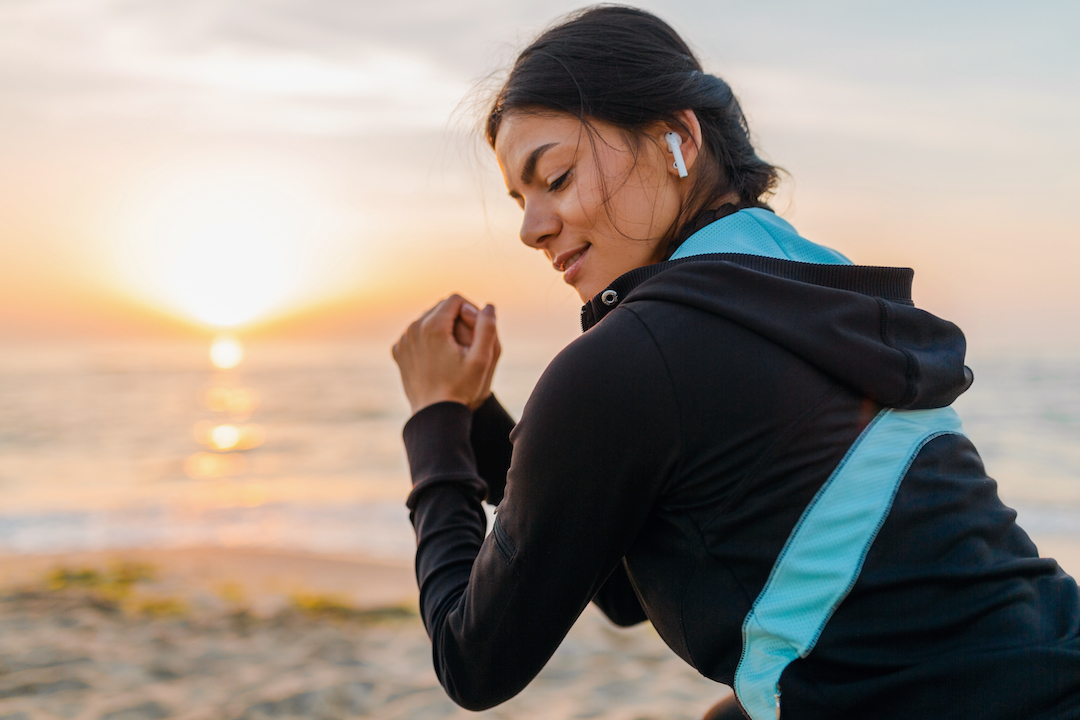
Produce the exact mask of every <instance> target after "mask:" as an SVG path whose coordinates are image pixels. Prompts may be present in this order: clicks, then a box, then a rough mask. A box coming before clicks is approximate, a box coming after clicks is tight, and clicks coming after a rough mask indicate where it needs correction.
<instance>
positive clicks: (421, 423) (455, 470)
mask: <svg viewBox="0 0 1080 720" xmlns="http://www.w3.org/2000/svg"><path fill="white" fill-rule="evenodd" d="M471 429H472V411H471V410H469V408H468V406H466V405H463V404H461V403H457V402H449V401H448V402H440V403H435V404H434V405H428V406H427V407H425V408H423V409H421V410H420V411H419V412H417V413H416V414H415V415H413V416H412V417H411V418H409V421H408V422H407V423H405V428H404V430H403V431H402V437H403V438H404V440H405V452H406V454H407V455H408V458H409V470H410V473H411V474H412V482H413V491H412V492H411V493H409V499H408V502H407V505H408V506H409V508H410V509H412V508H413V507H414V506H415V504H416V499H417V497H418V496H419V493H420V491H421V490H422V489H426V488H427V487H430V486H431V485H436V484H442V483H446V482H452V483H455V484H461V485H465V486H469V487H471V489H473V490H474V491H476V492H477V494H478V495H479V497H480V498H481V499H483V498H484V497H485V496H486V495H487V485H486V484H485V483H484V481H483V480H481V479H480V477H479V475H478V473H477V470H476V457H475V455H474V454H473V449H472V445H471V443H470V442H469V433H470V431H471Z"/></svg>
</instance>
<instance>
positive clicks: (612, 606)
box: [469, 395, 647, 627]
mask: <svg viewBox="0 0 1080 720" xmlns="http://www.w3.org/2000/svg"><path fill="white" fill-rule="evenodd" d="M513 429H514V420H513V418H511V417H510V414H509V413H507V412H506V410H505V409H503V406H502V405H501V404H500V403H499V401H498V400H497V399H496V398H495V395H491V396H489V397H488V399H487V400H485V401H484V404H483V405H481V406H480V407H478V408H477V409H476V410H474V411H473V416H472V430H471V431H470V433H469V442H470V443H471V444H472V449H473V454H474V455H476V469H477V472H479V474H480V477H481V478H483V480H484V482H485V483H487V486H488V496H487V502H488V503H490V504H492V505H498V504H499V503H500V502H501V501H502V498H503V489H504V488H505V487H506V471H507V470H509V469H510V458H511V454H512V451H513V448H514V446H513V443H511V442H510V431H512V430H513ZM593 602H594V603H596V606H597V607H598V608H600V610H602V611H603V613H604V614H605V615H607V617H608V619H610V620H611V622H613V623H615V624H616V625H621V626H623V627H629V626H630V625H637V624H638V623H640V622H643V621H645V620H646V619H647V618H646V617H645V610H644V609H642V607H641V603H640V602H639V601H638V597H637V593H635V592H634V586H633V585H631V584H630V578H629V577H627V575H626V568H625V567H624V566H623V564H622V563H619V564H618V565H616V566H615V569H614V570H612V571H611V575H609V576H608V579H607V580H606V581H605V582H604V584H603V586H602V587H601V588H600V590H598V591H597V593H596V596H595V597H594V598H593Z"/></svg>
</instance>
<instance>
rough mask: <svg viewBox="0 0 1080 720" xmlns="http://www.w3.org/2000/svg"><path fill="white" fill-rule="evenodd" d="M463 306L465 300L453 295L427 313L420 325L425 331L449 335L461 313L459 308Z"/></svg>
mask: <svg viewBox="0 0 1080 720" xmlns="http://www.w3.org/2000/svg"><path fill="white" fill-rule="evenodd" d="M464 304H465V298H463V297H461V296H460V295H458V294H456V293H455V294H453V295H451V296H450V297H448V298H446V299H445V300H443V301H442V302H440V303H439V304H438V305H436V306H435V307H433V308H432V309H431V310H429V311H428V313H427V315H425V316H424V318H423V320H421V323H422V324H423V325H424V327H425V328H426V329H431V330H435V331H436V332H440V333H443V332H445V333H448V334H449V333H451V332H452V331H453V327H454V321H455V320H456V319H457V317H458V315H459V314H460V312H461V306H462V305H464Z"/></svg>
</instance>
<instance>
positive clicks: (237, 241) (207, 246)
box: [120, 169, 332, 329]
mask: <svg viewBox="0 0 1080 720" xmlns="http://www.w3.org/2000/svg"><path fill="white" fill-rule="evenodd" d="M140 194H141V197H139V198H135V199H134V202H133V205H134V206H135V209H134V211H133V213H132V216H133V221H132V222H130V223H129V227H128V228H127V230H126V232H124V233H123V234H124V236H125V237H123V238H122V245H123V246H122V247H121V248H120V256H121V257H120V264H121V266H122V267H123V270H124V274H125V275H126V276H127V280H128V282H129V285H133V286H134V289H136V291H137V292H138V293H139V294H140V295H142V296H144V297H146V298H147V299H150V300H151V301H152V302H154V303H156V304H159V305H163V306H165V307H166V308H167V309H169V310H172V311H173V312H176V313H179V314H181V315H184V316H187V317H188V318H190V319H193V320H196V321H198V322H200V323H203V324H205V325H209V326H212V327H217V328H222V329H224V328H234V327H238V326H241V325H244V324H246V323H250V322H252V321H256V320H260V319H262V318H265V317H267V316H269V315H271V314H273V313H274V312H276V311H280V310H283V309H285V308H287V307H288V306H290V305H293V304H295V303H297V302H298V301H301V300H302V299H303V298H304V296H305V295H312V294H313V289H314V288H316V287H318V275H319V268H320V266H321V265H326V264H328V262H330V260H328V256H329V257H330V259H331V260H332V254H331V252H328V250H327V247H325V245H326V242H325V241H326V240H327V239H328V237H329V234H330V232H329V231H328V230H327V226H328V215H329V213H328V212H327V211H326V210H325V209H324V208H321V207H319V206H318V205H317V204H316V203H314V202H313V201H311V199H310V198H307V197H305V194H304V192H302V189H301V188H300V187H298V185H297V184H296V183H294V182H293V181H291V180H290V179H289V178H288V177H286V176H274V175H273V174H272V173H266V174H258V173H254V172H252V171H244V172H224V171H221V170H220V169H219V170H217V171H213V172H211V171H209V170H206V169H203V170H201V171H189V172H186V173H184V174H183V176H182V177H181V178H180V179H176V178H174V179H172V180H171V181H169V182H165V183H158V184H156V185H155V184H153V183H148V187H146V188H144V189H143V190H142V191H141V193H140ZM330 224H331V225H332V221H331V223H330Z"/></svg>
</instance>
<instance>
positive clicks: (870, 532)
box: [735, 408, 963, 720]
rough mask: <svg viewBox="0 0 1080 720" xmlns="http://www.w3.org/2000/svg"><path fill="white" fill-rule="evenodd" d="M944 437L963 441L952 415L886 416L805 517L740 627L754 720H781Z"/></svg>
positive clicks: (743, 690) (743, 685)
mask: <svg viewBox="0 0 1080 720" xmlns="http://www.w3.org/2000/svg"><path fill="white" fill-rule="evenodd" d="M948 434H955V435H962V434H963V428H962V426H961V424H960V417H959V416H958V415H957V414H956V412H955V411H954V410H953V409H952V408H938V409H935V410H892V409H885V410H882V411H881V412H880V413H879V414H878V416H877V417H876V418H874V420H873V421H872V422H871V423H870V425H869V426H867V428H866V429H865V430H864V431H863V432H862V434H861V435H860V436H859V438H858V440H856V441H855V443H854V444H853V445H852V446H851V448H850V449H848V451H847V454H846V455H845V456H844V459H843V460H841V461H840V465H838V466H837V468H836V470H834V471H833V473H832V475H831V476H830V477H829V479H828V480H827V481H826V482H825V484H824V485H823V486H822V487H821V489H820V490H818V492H817V494H816V495H815V496H814V499H813V500H812V501H811V502H810V504H809V505H808V506H807V507H806V510H805V511H803V514H802V517H801V518H799V522H798V524H796V526H795V530H794V531H792V533H791V536H790V537H788V540H787V543H785V545H784V549H783V550H782V551H781V552H780V555H779V557H777V560H776V564H775V565H774V566H773V569H772V572H771V573H770V574H769V579H768V581H767V582H766V583H765V587H764V588H763V589H762V591H761V594H760V595H758V597H757V600H755V601H754V606H753V608H752V609H751V610H750V613H749V614H748V615H747V616H746V620H745V622H744V623H743V654H742V658H741V659H740V660H739V666H738V668H737V669H736V671H735V694H736V695H737V696H738V698H739V702H740V703H742V706H743V708H745V710H746V712H747V713H749V715H750V717H751V718H753V720H766V719H767V718H768V719H771V718H778V717H780V687H779V682H780V676H781V674H783V672H784V669H785V668H786V667H787V666H788V665H789V664H790V663H791V662H792V661H793V660H795V659H796V658H800V657H806V656H807V655H808V654H809V653H810V651H811V650H813V649H814V645H815V644H816V643H817V640H818V637H820V635H821V632H822V630H824V629H825V625H826V623H828V622H829V618H831V617H832V614H833V613H834V612H835V611H836V609H837V607H839V605H840V603H841V602H843V600H844V598H845V597H847V594H848V593H849V592H850V591H851V588H852V587H853V586H854V585H855V581H856V580H857V579H858V577H859V573H860V572H861V571H862V566H863V562H864V561H865V560H866V554H867V553H868V552H869V551H870V546H871V545H872V544H873V542H874V538H876V537H877V533H878V530H880V529H881V526H882V524H883V523H884V522H885V518H886V517H887V516H888V514H889V510H890V509H891V508H892V503H893V499H894V498H895V497H896V492H897V490H898V489H899V488H900V482H901V480H903V478H904V475H905V474H906V473H907V471H908V468H909V467H911V463H912V462H914V460H915V457H916V456H917V455H918V454H919V451H920V450H922V448H923V446H924V445H926V443H928V442H930V441H931V440H933V439H934V438H936V437H938V436H940V435H948Z"/></svg>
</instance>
